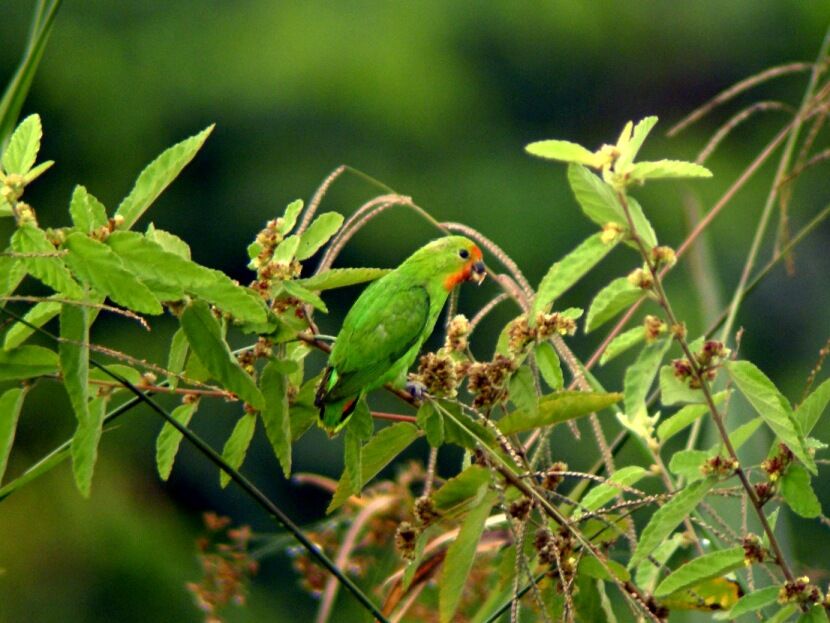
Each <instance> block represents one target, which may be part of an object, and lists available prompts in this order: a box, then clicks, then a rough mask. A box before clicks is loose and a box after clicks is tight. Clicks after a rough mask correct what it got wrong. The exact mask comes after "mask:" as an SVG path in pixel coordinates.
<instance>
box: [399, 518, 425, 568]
mask: <svg viewBox="0 0 830 623" xmlns="http://www.w3.org/2000/svg"><path fill="white" fill-rule="evenodd" d="M419 535H420V531H419V530H418V529H417V528H416V527H415V526H413V525H412V524H411V523H409V522H408V521H402V522H401V523H400V525H399V526H398V529H397V531H396V532H395V549H397V550H398V553H399V554H400V555H401V558H403V559H404V560H412V559H414V558H415V544H416V543H417V542H418V536H419Z"/></svg>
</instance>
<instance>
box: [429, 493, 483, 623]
mask: <svg viewBox="0 0 830 623" xmlns="http://www.w3.org/2000/svg"><path fill="white" fill-rule="evenodd" d="M493 501H494V499H493V497H492V496H490V497H489V498H488V499H487V500H486V501H485V502H483V503H481V504H479V506H477V507H476V508H474V509H472V510H471V511H470V512H469V513H468V515H467V517H466V519H465V520H464V523H463V524H461V528H460V529H459V531H458V536H457V537H456V538H455V541H453V542H452V544H451V545H450V547H449V549H448V550H447V557H446V559H445V560H444V569H443V571H442V572H441V581H440V583H439V588H438V610H439V614H440V620H441V623H449V622H450V621H452V619H453V616H454V615H455V611H456V610H457V609H458V604H459V602H460V601H461V595H462V593H463V592H464V584H465V583H466V582H467V576H468V575H469V574H470V569H471V568H472V566H473V560H474V559H475V555H476V549H477V548H478V542H479V540H480V539H481V534H482V532H483V531H484V522H485V521H487V517H488V515H489V514H490V508H491V506H492V505H493Z"/></svg>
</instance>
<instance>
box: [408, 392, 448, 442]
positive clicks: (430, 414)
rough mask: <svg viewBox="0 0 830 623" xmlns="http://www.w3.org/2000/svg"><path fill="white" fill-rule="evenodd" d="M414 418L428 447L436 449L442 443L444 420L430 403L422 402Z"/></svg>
mask: <svg viewBox="0 0 830 623" xmlns="http://www.w3.org/2000/svg"><path fill="white" fill-rule="evenodd" d="M415 418H416V420H417V421H418V426H419V427H420V429H421V430H422V431H424V433H425V434H426V436H427V442H428V443H429V445H431V446H432V447H433V448H438V447H439V446H441V445H442V444H443V443H444V418H443V417H442V416H441V414H440V413H438V411H436V409H435V407H433V406H432V403H431V402H428V401H424V402H423V403H422V404H421V406H420V407H419V408H418V413H417V415H416V416H415Z"/></svg>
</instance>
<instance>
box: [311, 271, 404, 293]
mask: <svg viewBox="0 0 830 623" xmlns="http://www.w3.org/2000/svg"><path fill="white" fill-rule="evenodd" d="M390 272H391V270H389V269H388V268H333V269H331V270H327V271H324V272H322V273H318V274H316V275H312V276H311V277H309V278H307V279H297V280H296V283H298V284H299V285H301V286H303V287H304V288H306V289H307V290H314V291H317V292H319V291H322V290H333V289H335V288H345V287H347V286H353V285H356V284H359V283H365V282H367V281H374V280H375V279H380V278H381V277H383V276H384V275H386V274H388V273H390Z"/></svg>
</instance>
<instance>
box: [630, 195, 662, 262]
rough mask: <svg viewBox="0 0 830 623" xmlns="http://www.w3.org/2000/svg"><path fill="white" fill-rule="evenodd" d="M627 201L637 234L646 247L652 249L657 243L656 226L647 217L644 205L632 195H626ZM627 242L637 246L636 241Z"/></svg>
mask: <svg viewBox="0 0 830 623" xmlns="http://www.w3.org/2000/svg"><path fill="white" fill-rule="evenodd" d="M626 201H627V203H628V212H629V214H631V220H632V221H634V229H635V230H636V231H637V235H638V236H640V239H641V240H642V241H643V243H644V244H645V246H646V248H647V249H651V248H652V247H654V246H655V245H656V244H657V234H656V233H654V227H653V226H652V225H651V222H650V221H649V220H648V218H647V217H646V214H645V212H643V207H642V206H641V205H640V202H639V201H637V200H636V199H635V198H634V197H632V196H631V195H628V196H627V197H626ZM626 223H627V221H626ZM626 229H627V228H626ZM627 244H628V245H629V246H634V247H636V244H635V243H634V242H631V241H628V242H627Z"/></svg>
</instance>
